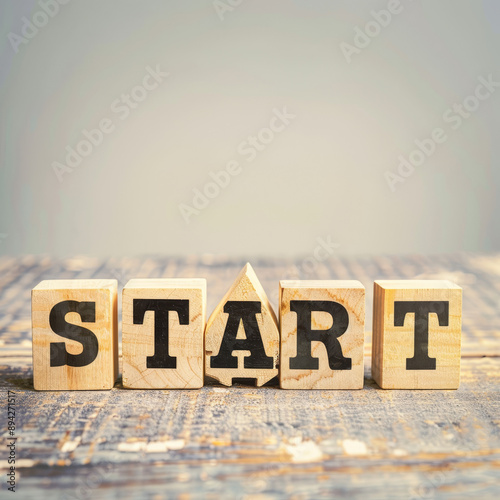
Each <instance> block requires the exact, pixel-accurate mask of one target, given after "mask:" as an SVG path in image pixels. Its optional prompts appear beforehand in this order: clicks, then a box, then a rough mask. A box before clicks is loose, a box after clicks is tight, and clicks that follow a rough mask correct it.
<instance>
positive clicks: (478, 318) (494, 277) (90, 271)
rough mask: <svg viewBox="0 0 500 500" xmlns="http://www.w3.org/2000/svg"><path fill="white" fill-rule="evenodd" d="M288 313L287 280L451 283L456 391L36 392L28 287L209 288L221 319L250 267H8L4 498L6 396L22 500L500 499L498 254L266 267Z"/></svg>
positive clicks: (74, 262)
mask: <svg viewBox="0 0 500 500" xmlns="http://www.w3.org/2000/svg"><path fill="white" fill-rule="evenodd" d="M252 264H253V265H254V268H255V270H256V272H257V274H258V276H259V277H260V279H261V281H262V284H263V285H264V288H265V289H266V291H267V292H268V294H269V296H270V299H271V301H272V302H273V305H274V306H276V302H277V290H278V280H279V279H280V278H290V277H301V278H303V279H311V278H318V279H326V278H329V279H346V278H349V279H359V280H360V281H361V282H362V283H363V284H364V285H365V286H366V288H367V306H368V307H367V323H366V324H367V328H368V330H370V329H371V314H372V311H371V309H372V307H371V300H372V282H373V280H374V279H378V278H380V279H382V278H385V279H388V278H401V279H405V278H415V277H419V278H423V279H427V278H431V279H434V278H437V279H441V278H442V279H451V280H453V281H455V282H456V283H458V284H459V285H461V286H462V287H463V288H464V317H463V349H462V354H463V359H462V385H461V387H460V389H459V390H458V391H383V390H381V389H379V388H378V387H377V385H376V384H375V383H374V382H373V380H372V379H371V375H370V369H369V365H370V359H369V355H370V341H371V339H370V332H369V331H368V332H367V344H366V360H365V366H366V368H365V388H364V390H361V391H319V390H318V391H283V390H280V389H278V388H277V387H274V386H271V387H265V388H259V389H257V388H255V387H249V386H236V387H231V388H223V387H220V386H217V385H208V386H205V387H204V388H203V389H201V390H192V391H173V390H172V391H168V390H151V391H144V390H142V391H141V390H134V391H132V390H125V389H123V388H122V386H121V382H120V381H118V382H117V384H116V386H115V388H114V389H113V390H112V391H103V392H90V391H89V392H35V391H34V390H33V385H32V369H31V341H30V337H31V332H30V290H31V288H32V287H33V286H34V285H36V284H37V283H38V282H39V281H40V280H42V279H54V278H97V277H111V278H116V279H118V281H119V283H120V285H122V286H123V285H124V284H125V282H126V281H127V280H128V279H129V278H140V277H144V278H145V277H176V276H182V277H205V278H207V280H208V302H209V303H208V311H209V312H210V311H211V310H213V308H214V307H215V305H216V304H217V302H218V301H219V300H220V299H221V297H222V295H223V294H224V292H225V291H226V289H227V288H228V287H229V286H230V284H231V283H232V281H233V279H234V278H235V277H236V275H237V273H238V271H239V270H240V268H241V267H242V266H243V265H244V261H237V260H229V259H223V258H214V257H210V256H206V257H202V258H182V259H175V258H144V259H110V260H107V261H99V260H93V259H88V258H75V259H70V260H63V261H58V260H53V259H50V258H34V257H23V258H6V257H4V258H0V313H1V314H0V334H1V337H0V343H1V360H0V364H1V366H0V378H1V382H0V383H1V388H2V408H3V410H2V411H3V419H2V427H1V429H2V437H3V442H2V449H3V452H2V454H1V455H0V456H1V457H2V458H1V460H2V462H1V464H0V465H1V467H2V478H3V479H2V489H1V492H2V498H3V497H4V494H5V497H7V495H6V494H7V493H10V492H8V491H7V490H6V488H7V484H6V475H5V473H6V467H7V460H6V457H7V452H6V450H7V451H8V449H7V448H6V447H5V443H6V442H7V431H6V429H7V425H6V422H7V391H8V390H11V391H14V392H15V393H16V395H15V396H16V406H17V414H16V426H17V427H16V435H17V436H18V441H17V454H18V455H17V458H18V461H17V464H16V465H17V467H18V470H17V473H18V474H17V480H18V486H17V492H16V493H17V495H18V496H17V497H13V498H32V497H33V498H35V497H36V498H40V495H43V494H44V493H46V494H47V495H48V496H49V497H50V498H60V497H62V498H79V499H85V498H93V499H97V498H120V499H126V498H132V499H136V498H169V499H170V498H172V499H183V500H187V499H206V498H207V499H211V498H213V499H226V498H228V499H233V498H235V499H246V500H250V499H254V500H257V499H260V500H264V499H268V498H292V499H303V498H311V499H319V498H333V497H336V496H345V497H349V498H360V499H361V498H362V499H366V498H380V499H387V498H397V499H402V498H407V499H410V498H414V499H418V498H422V499H428V498H436V499H439V498H453V499H456V498H468V497H474V498H477V499H486V498H495V499H498V498H500V404H499V395H500V385H499V382H500V321H499V319H500V255H466V254H464V255H453V256H438V257H421V256H409V257H405V258H401V257H394V258H382V257H378V258H356V259H344V258H331V259H329V260H328V261H326V262H323V263H319V264H318V265H317V267H316V269H315V271H314V274H312V273H309V274H308V273H306V272H304V267H305V266H303V265H302V263H301V261H297V262H293V261H287V260H283V259H276V260H272V259H254V260H252Z"/></svg>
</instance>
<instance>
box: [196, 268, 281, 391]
mask: <svg viewBox="0 0 500 500" xmlns="http://www.w3.org/2000/svg"><path fill="white" fill-rule="evenodd" d="M278 357H279V332H278V323H277V320H276V315H275V313H274V311H273V309H272V307H271V305H270V303H269V300H268V298H267V295H266V292H265V291H264V289H263V288H262V285H261V284H260V282H259V280H258V278H257V276H256V274H255V272H254V270H253V269H252V266H251V265H250V264H247V265H246V266H245V267H244V268H243V269H242V271H241V272H240V274H239V275H238V277H237V278H236V281H235V282H234V283H233V285H232V286H231V288H230V289H229V290H228V292H227V293H226V295H224V298H223V299H222V300H221V302H220V303H219V305H218V306H217V307H216V308H215V310H214V312H213V313H212V315H211V316H210V318H209V320H208V323H207V330H206V333H205V373H206V375H208V376H209V377H213V378H215V379H217V380H218V381H219V382H220V383H221V384H224V385H228V386H229V385H231V384H232V382H233V378H246V379H248V378H250V379H255V380H256V385H257V387H260V386H261V385H263V384H265V383H266V382H269V381H270V380H271V379H272V378H274V377H276V376H277V375H278V367H277V364H278Z"/></svg>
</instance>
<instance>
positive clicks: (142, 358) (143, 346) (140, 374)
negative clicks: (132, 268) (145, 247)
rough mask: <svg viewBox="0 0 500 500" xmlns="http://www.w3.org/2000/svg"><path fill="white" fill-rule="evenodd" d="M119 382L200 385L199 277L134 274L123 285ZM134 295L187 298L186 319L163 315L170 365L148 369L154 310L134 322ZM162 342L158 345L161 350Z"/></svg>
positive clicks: (202, 295) (203, 297)
mask: <svg viewBox="0 0 500 500" xmlns="http://www.w3.org/2000/svg"><path fill="white" fill-rule="evenodd" d="M122 296H123V300H122V318H123V320H122V350H123V386H124V387H126V388H129V389H199V388H200V387H202V386H203V372H204V370H203V368H204V349H203V346H204V342H203V340H204V333H205V322H206V301H207V282H206V280H204V279H189V278H188V279H179V278H177V279H133V280H130V281H129V282H128V283H127V285H126V286H125V287H124V289H123V295H122ZM134 299H147V300H151V299H153V300H177V301H178V300H183V301H188V306H187V308H188V317H189V322H188V324H179V323H180V321H179V314H178V313H177V312H173V311H171V312H169V315H168V325H165V326H168V354H169V356H171V357H174V358H175V365H176V366H175V368H148V367H147V358H148V356H154V355H155V354H156V355H157V354H158V352H155V338H154V332H155V321H156V319H155V313H154V311H147V312H146V313H145V315H144V321H143V323H142V324H134V320H133V301H134ZM165 349H166V348H165V346H163V350H165Z"/></svg>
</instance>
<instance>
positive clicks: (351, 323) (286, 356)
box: [280, 280, 365, 389]
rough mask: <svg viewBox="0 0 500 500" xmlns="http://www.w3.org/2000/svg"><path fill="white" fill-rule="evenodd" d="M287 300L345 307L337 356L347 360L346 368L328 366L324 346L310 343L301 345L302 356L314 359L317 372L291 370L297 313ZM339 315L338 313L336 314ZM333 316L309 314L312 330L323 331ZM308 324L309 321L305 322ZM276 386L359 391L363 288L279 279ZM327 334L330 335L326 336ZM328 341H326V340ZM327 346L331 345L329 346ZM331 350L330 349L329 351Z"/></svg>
mask: <svg viewBox="0 0 500 500" xmlns="http://www.w3.org/2000/svg"><path fill="white" fill-rule="evenodd" d="M291 301H321V302H323V301H325V302H326V303H327V304H330V305H332V304H333V305H336V304H340V305H341V306H343V307H344V308H345V311H346V319H347V320H348V323H347V325H346V326H347V329H346V330H345V333H342V334H341V335H340V337H338V342H339V344H340V347H341V354H342V355H343V357H344V358H347V359H348V360H350V361H349V368H348V369H335V368H331V367H330V363H329V357H328V354H329V352H328V350H327V347H326V344H325V343H324V342H321V341H312V342H311V343H310V344H309V345H307V346H305V348H304V351H305V352H304V353H303V354H305V355H306V356H307V355H309V354H310V355H311V357H313V358H316V359H317V360H318V361H317V365H318V368H317V369H293V368H292V363H291V360H292V359H296V358H297V354H298V349H299V348H298V345H299V344H298V338H297V324H298V321H299V314H298V313H297V312H294V311H293V310H291ZM339 316H340V314H339ZM339 316H336V314H335V313H332V314H330V313H328V312H324V311H322V312H316V311H313V312H312V314H311V318H310V319H311V321H310V323H311V325H307V327H309V326H310V327H311V328H312V329H313V330H318V331H326V330H329V329H330V328H332V327H334V326H335V325H336V323H337V322H339V321H340V318H339ZM308 322H309V321H308ZM280 334H281V351H280V387H281V388H283V389H362V388H363V374H364V367H363V352H364V351H363V348H364V339H365V288H364V286H363V285H362V284H361V283H360V282H359V281H354V280H352V281H349V280H344V281H340V280H339V281H335V280H302V281H300V280H299V281H297V280H283V281H280ZM330 335H333V334H332V333H330ZM326 342H328V341H326ZM330 344H331V343H330ZM330 349H331V350H332V348H330Z"/></svg>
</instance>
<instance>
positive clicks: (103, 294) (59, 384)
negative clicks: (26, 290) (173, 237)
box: [32, 279, 118, 391]
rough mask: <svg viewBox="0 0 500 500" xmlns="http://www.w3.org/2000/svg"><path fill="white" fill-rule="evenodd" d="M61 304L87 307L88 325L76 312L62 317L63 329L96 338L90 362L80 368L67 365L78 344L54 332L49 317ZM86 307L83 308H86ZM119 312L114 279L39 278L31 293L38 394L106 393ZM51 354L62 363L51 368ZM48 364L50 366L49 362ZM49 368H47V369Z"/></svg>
mask: <svg viewBox="0 0 500 500" xmlns="http://www.w3.org/2000/svg"><path fill="white" fill-rule="evenodd" d="M65 301H76V302H81V303H89V305H90V309H91V310H90V317H91V318H93V319H91V320H90V322H89V321H83V319H85V317H84V318H83V319H82V315H81V314H79V313H77V312H69V313H67V314H62V318H60V319H61V320H64V321H66V322H67V323H68V325H67V326H65V331H66V332H70V334H71V335H75V333H77V332H75V328H74V327H72V325H75V326H76V327H82V328H86V329H87V330H90V331H91V332H92V333H93V334H94V335H95V337H96V341H97V346H96V348H97V349H96V354H97V356H96V357H95V359H92V360H91V362H90V363H89V364H86V365H85V366H69V363H68V364H67V361H66V358H67V354H66V353H68V354H70V355H79V354H80V353H82V351H83V346H82V344H81V343H79V342H78V341H76V340H74V339H69V338H64V337H62V336H60V335H58V334H57V333H55V332H54V331H53V329H52V328H51V325H50V321H49V318H50V314H51V311H52V309H53V308H54V306H56V304H60V303H63V302H65ZM87 309H88V308H87ZM117 315H118V311H117V281H116V280H103V279H101V280H92V279H89V280H44V281H42V282H41V283H39V284H38V285H37V286H36V287H35V288H33V290H32V334H33V378H34V387H35V389H36V390H40V391H47V390H50V391H55V390H89V389H111V388H112V387H113V386H114V384H115V380H116V378H117V376H118V317H117ZM54 353H55V354H60V355H61V356H62V357H63V358H64V359H63V361H62V366H57V365H56V366H53V365H54V363H55V361H54V358H55V356H54ZM51 360H52V362H51ZM51 365H52V366H51Z"/></svg>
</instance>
